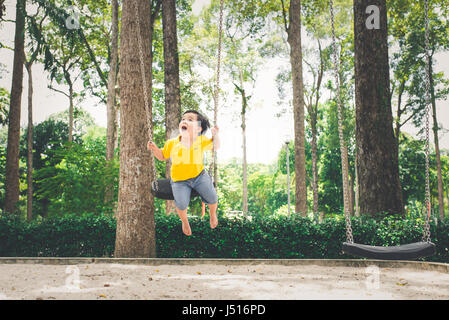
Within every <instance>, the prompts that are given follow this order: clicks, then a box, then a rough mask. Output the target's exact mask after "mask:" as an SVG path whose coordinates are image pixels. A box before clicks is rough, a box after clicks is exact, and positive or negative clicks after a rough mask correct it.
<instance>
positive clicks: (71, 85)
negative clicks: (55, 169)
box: [64, 71, 73, 142]
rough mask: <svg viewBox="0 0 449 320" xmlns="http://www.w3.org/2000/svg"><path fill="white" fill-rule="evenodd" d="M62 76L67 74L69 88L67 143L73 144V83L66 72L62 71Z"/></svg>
mask: <svg viewBox="0 0 449 320" xmlns="http://www.w3.org/2000/svg"><path fill="white" fill-rule="evenodd" d="M64 74H67V76H66V81H67V84H68V86H69V142H73V83H72V81H71V79H70V74H69V73H68V71H64Z"/></svg>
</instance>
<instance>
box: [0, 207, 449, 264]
mask: <svg viewBox="0 0 449 320" xmlns="http://www.w3.org/2000/svg"><path fill="white" fill-rule="evenodd" d="M155 219H156V245H157V256H158V257H159V258H249V259H263V258H268V259H275V258H279V259H290V258H293V259H298V258H299V259H342V258H344V259H346V258H353V257H350V256H346V255H343V254H342V252H341V245H342V242H343V241H344V239H345V222H344V220H343V219H325V220H324V221H323V222H321V223H313V222H312V221H311V220H309V219H307V218H302V217H300V216H298V215H292V216H291V217H290V218H287V217H277V218H273V217H261V216H254V217H252V219H243V220H241V219H227V218H223V217H222V216H219V225H218V227H217V228H216V229H213V230H212V229H210V226H209V221H208V219H204V220H203V221H201V219H199V218H197V217H190V225H191V228H192V231H193V235H192V236H191V237H186V236H184V235H183V233H182V231H181V222H180V220H179V218H178V217H177V216H176V215H171V216H166V215H163V214H159V215H156V217H155ZM352 225H353V230H354V238H355V240H356V241H357V243H364V244H370V245H378V246H388V245H390V246H392V245H393V246H394V245H398V244H405V243H409V242H415V241H420V239H421V235H422V226H423V224H422V221H421V222H420V221H419V220H417V219H409V220H403V219H397V218H391V217H387V218H384V219H382V220H380V221H377V222H376V221H375V220H373V219H371V218H363V219H360V218H357V219H356V218H353V219H352ZM115 228H116V221H115V219H114V217H113V216H111V215H108V214H92V213H89V214H83V215H68V216H66V217H53V218H49V219H45V220H43V221H33V222H32V223H27V222H26V221H25V220H23V219H21V218H19V217H17V216H13V215H0V243H1V244H2V245H1V246H0V256H4V257H8V256H28V257H33V256H53V257H68V256H70V257H112V256H113V252H114V243H115ZM431 232H432V234H433V235H434V236H433V237H432V241H433V242H434V243H435V244H436V245H437V254H436V255H435V256H433V257H431V258H428V259H427V260H429V261H440V262H446V263H447V262H449V253H448V248H449V220H444V221H439V223H438V225H435V224H433V223H432V224H431Z"/></svg>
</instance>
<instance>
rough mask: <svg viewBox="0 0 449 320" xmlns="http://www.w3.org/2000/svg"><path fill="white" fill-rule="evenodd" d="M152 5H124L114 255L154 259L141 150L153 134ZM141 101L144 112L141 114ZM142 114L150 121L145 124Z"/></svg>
mask: <svg viewBox="0 0 449 320" xmlns="http://www.w3.org/2000/svg"><path fill="white" fill-rule="evenodd" d="M153 2H154V1H151V2H150V1H146V0H135V1H131V0H128V1H124V2H123V11H122V31H121V35H120V44H121V51H120V61H121V64H120V82H121V88H120V105H121V113H120V128H121V135H120V182H119V193H118V207H117V214H116V218H117V229H116V243H115V253H114V256H115V257H136V258H137V257H147V258H148V257H155V256H156V230H155V221H154V197H153V195H152V194H151V193H150V188H149V187H148V186H149V185H151V180H152V172H153V162H152V161H151V157H152V154H151V153H149V152H148V151H147V150H146V147H145V146H146V144H147V141H148V138H149V137H148V132H152V130H153V128H149V127H148V125H150V126H151V124H152V100H151V92H152V84H151V78H152V65H151V61H152V50H151V43H152V32H151V30H152V28H151V25H152V23H153V15H152V10H151V7H152V5H153ZM136 35H137V36H136ZM141 54H142V56H143V57H142V58H143V59H142V60H141V57H140V55H141ZM142 68H143V69H144V70H142ZM142 72H143V73H142ZM143 77H144V78H143ZM143 80H145V81H143ZM144 83H146V85H147V88H145V86H144ZM145 92H146V93H147V94H146V98H145ZM146 103H147V104H148V108H149V110H145V108H146ZM146 112H148V113H147V114H146ZM147 116H148V117H149V123H147V122H146V119H147Z"/></svg>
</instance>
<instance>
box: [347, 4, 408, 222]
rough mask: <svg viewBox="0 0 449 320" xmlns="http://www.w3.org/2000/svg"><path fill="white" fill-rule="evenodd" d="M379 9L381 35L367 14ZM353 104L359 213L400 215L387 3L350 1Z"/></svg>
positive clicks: (400, 204)
mask: <svg viewBox="0 0 449 320" xmlns="http://www.w3.org/2000/svg"><path fill="white" fill-rule="evenodd" d="M370 5H375V6H377V7H378V8H379V13H380V14H379V19H380V20H379V21H380V28H379V29H368V28H367V25H366V20H367V19H368V18H369V15H368V14H367V13H366V9H367V7H368V6H370ZM354 35H355V101H356V127H357V131H356V139H357V157H358V179H359V183H360V185H359V188H360V190H359V191H360V199H359V200H360V202H359V204H360V213H361V214H376V213H380V212H387V213H403V204H402V192H401V186H400V181H399V167H398V149H397V145H396V142H395V137H394V134H393V124H392V123H393V118H392V111H391V100H390V87H389V86H390V76H389V64H388V43H387V8H386V1H385V0H373V1H368V0H361V1H354Z"/></svg>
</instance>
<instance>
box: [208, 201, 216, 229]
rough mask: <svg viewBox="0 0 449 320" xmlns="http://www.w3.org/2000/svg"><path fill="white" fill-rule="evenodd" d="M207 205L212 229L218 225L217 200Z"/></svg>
mask: <svg viewBox="0 0 449 320" xmlns="http://www.w3.org/2000/svg"><path fill="white" fill-rule="evenodd" d="M207 206H208V207H209V216H210V227H211V228H212V229H214V228H216V227H217V225H218V219H217V208H218V202H215V203H214V204H208V205H207Z"/></svg>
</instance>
